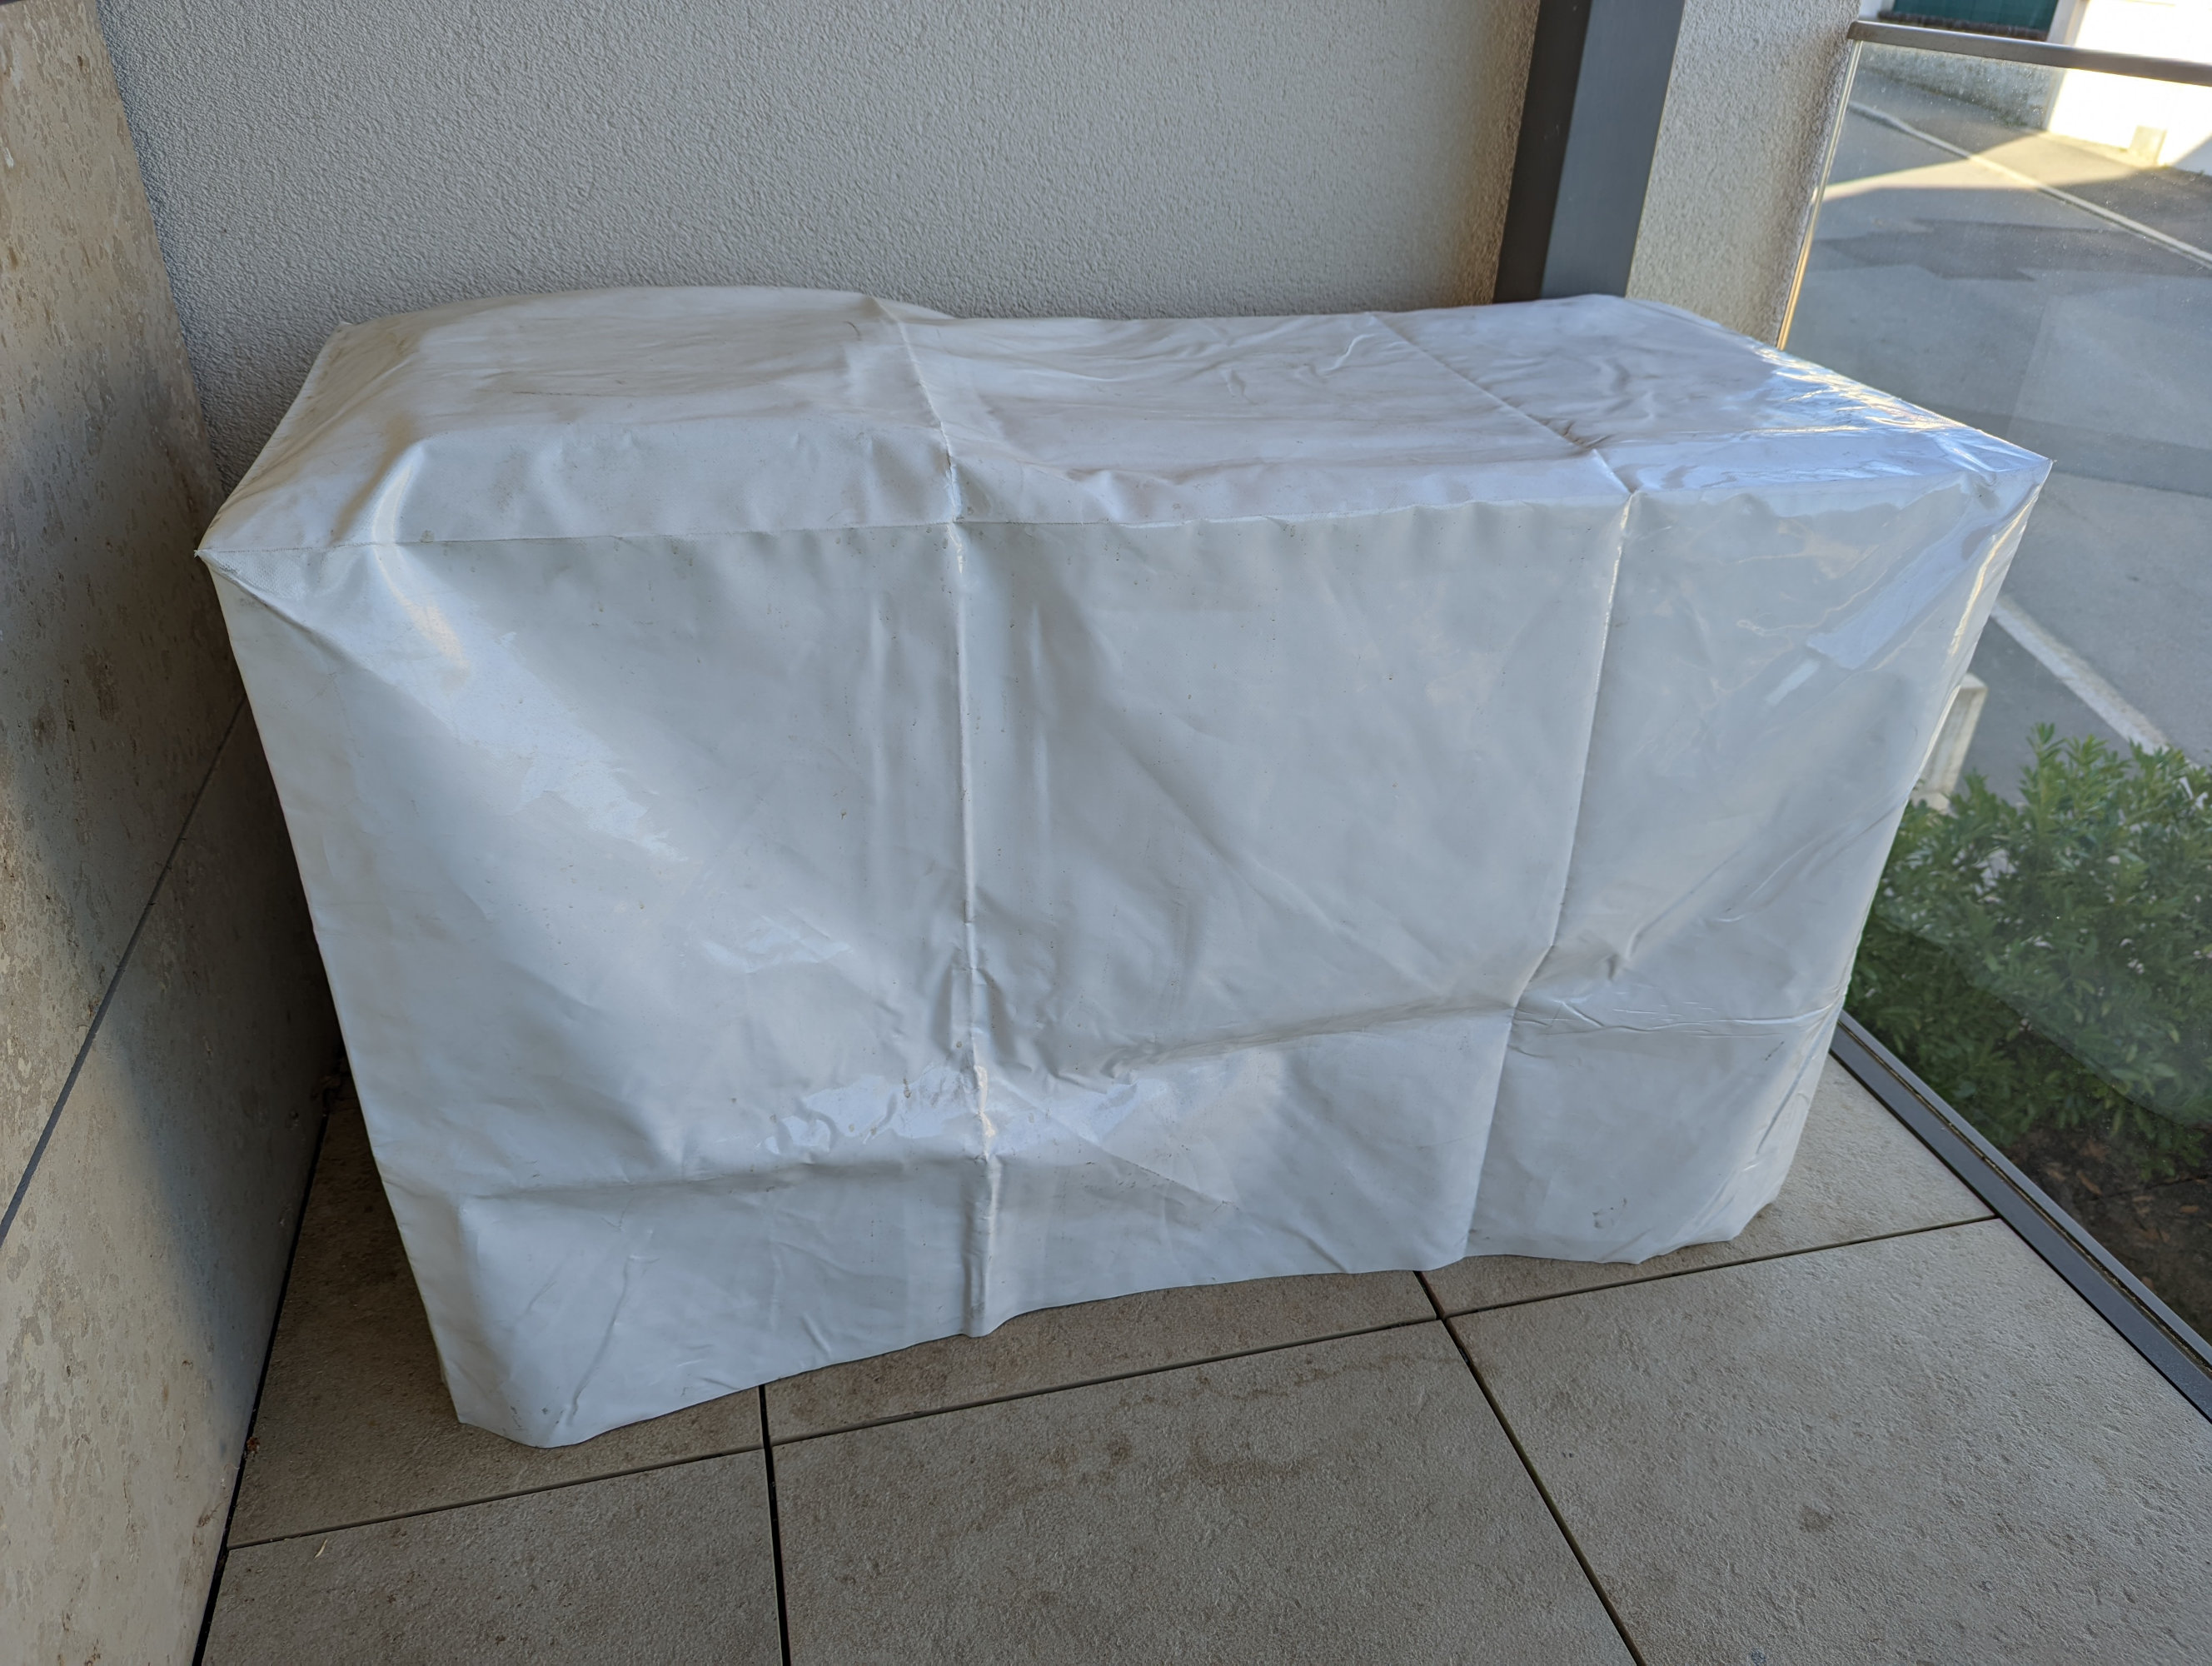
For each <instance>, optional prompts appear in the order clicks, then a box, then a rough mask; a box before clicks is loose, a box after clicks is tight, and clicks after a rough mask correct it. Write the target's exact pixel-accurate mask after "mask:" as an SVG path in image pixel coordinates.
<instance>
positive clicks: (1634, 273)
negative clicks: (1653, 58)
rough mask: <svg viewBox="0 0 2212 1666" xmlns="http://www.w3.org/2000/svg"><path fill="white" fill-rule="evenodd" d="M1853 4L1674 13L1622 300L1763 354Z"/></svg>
mask: <svg viewBox="0 0 2212 1666" xmlns="http://www.w3.org/2000/svg"><path fill="white" fill-rule="evenodd" d="M1858 14H1859V6H1858V0H1688V3H1687V4H1686V5H1685V6H1684V7H1683V9H1682V33H1681V35H1680V40H1679V41H1678V43H1677V45H1676V46H1675V49H1674V75H1673V77H1672V80H1671V82H1670V84H1669V86H1668V90H1667V107H1666V112H1665V113H1664V115H1662V117H1661V119H1660V123H1659V143H1658V146H1657V149H1656V153H1655V154H1654V155H1653V157H1652V162H1651V183H1650V188H1649V189H1648V191H1647V192H1646V193H1645V196H1644V219H1643V222H1642V225H1641V227H1640V228H1639V230H1638V235H1637V243H1636V261H1635V264H1634V265H1633V266H1632V268H1631V270H1630V272H1629V277H1628V293H1629V294H1630V295H1636V296H1639V297H1642V298H1644V299H1645V300H1650V301H1668V302H1671V303H1672V304H1673V305H1674V306H1677V307H1687V308H1688V309H1689V310H1690V311H1692V312H1693V313H1703V314H1704V315H1705V317H1707V318H1710V319H1717V321H1719V322H1720V323H1722V324H1725V325H1728V326H1729V328H1730V329H1733V330H1740V331H1742V332H1743V333H1744V334H1746V335H1747V336H1756V337H1759V339H1760V340H1762V341H1767V342H1772V341H1775V340H1777V339H1778V337H1780V335H1781V331H1782V327H1783V324H1784V315H1785V314H1786V313H1787V311H1788V308H1789V304H1790V288H1791V285H1792V284H1793V283H1794V282H1795V281H1796V268H1797V252H1798V247H1799V245H1800V244H1801V243H1802V240H1803V238H1804V234H1805V230H1806V226H1807V222H1808V217H1809V216H1810V215H1811V213H1812V210H1813V204H1814V198H1815V197H1816V196H1817V194H1818V192H1819V191H1820V168H1821V167H1822V164H1823V162H1824V161H1825V160H1826V155H1827V142H1828V131H1829V128H1830V127H1831V125H1832V124H1833V123H1834V121H1835V120H1836V119H1837V113H1838V111H1837V106H1838V103H1839V101H1840V100H1841V98H1842V94H1843V76H1844V64H1845V62H1846V58H1847V45H1848V43H1847V42H1846V40H1845V38H1844V31H1845V30H1847V29H1848V28H1850V25H1851V22H1852V21H1853V20H1854V19H1856V18H1857V16H1858Z"/></svg>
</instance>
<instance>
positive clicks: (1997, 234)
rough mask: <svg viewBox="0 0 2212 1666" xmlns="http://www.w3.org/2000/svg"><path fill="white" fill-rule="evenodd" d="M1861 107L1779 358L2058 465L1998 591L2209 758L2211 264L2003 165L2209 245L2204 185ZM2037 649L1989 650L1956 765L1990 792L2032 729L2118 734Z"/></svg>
mask: <svg viewBox="0 0 2212 1666" xmlns="http://www.w3.org/2000/svg"><path fill="white" fill-rule="evenodd" d="M1852 102H1853V106H1854V108H1853V110H1852V112H1850V114H1848V115H1847V117H1846V119H1845V122H1844V131H1843V134H1842V137H1841V139H1840V142H1839V143H1838V149H1837V155H1836V161H1835V166H1834V168H1833V171H1832V173H1831V176H1830V178H1831V185H1830V189H1829V192H1828V194H1827V198H1826V203H1825V204H1824V205H1823V208H1822V210H1821V216H1820V227H1819V232H1818V235H1817V237H1816V239H1815V241H1814V249H1813V255H1812V259H1811V262H1810V264H1809V267H1808V271H1807V275H1806V280H1805V286H1804V290H1803V294H1802V297H1801V300H1800V301H1799V305H1798V309H1797V313H1796V321H1795V323H1794V325H1793V327H1792V331H1791V334H1790V341H1789V347H1790V350H1791V351H1792V352H1794V353H1797V354H1801V355H1802V356H1805V357H1807V358H1810V359H1813V360H1815V361H1817V362H1820V363H1823V364H1826V365H1830V366H1832V367H1833V368H1836V369H1838V370H1841V371H1844V373H1846V374H1850V375H1852V376H1855V377H1857V378H1858V379H1859V380H1863V381H1866V382H1869V383H1871V384H1873V385H1874V386H1878V387H1881V388H1885V389H1887V390H1888V391H1889V392H1894V393H1896V394H1899V396H1901V397H1903V398H1907V399H1910V400H1911V401H1913V402H1914V403H1915V404H1922V405H1925V406H1927V407H1928V408H1929V409H1930V410H1938V411H1941V412H1942V413H1943V414H1944V415H1946V416H1949V417H1956V418H1958V419H1959V420H1960V421H1962V422H1966V423H1972V424H1974V425H1975V426H1976V427H1978V428H1981V429H1986V430H1988V431H1989V432H1990V433H1993V434H1997V435H2003V436H2004V437H2006V438H2008V439H2010V440H2013V441H2016V442H2017V443H2019V444H2021V445H2024V446H2027V447H2030V448H2031V449H2033V450H2036V451H2039V452H2041V453H2043V454H2044V455H2045V456H2048V457H2050V458H2051V459H2052V460H2053V462H2054V464H2055V465H2056V467H2055V469H2054V471H2053V473H2052V476H2051V483H2050V484H2049V486H2047V487H2046V488H2045V492H2044V495H2043V498H2042V501H2041V502H2040V504H2039V506H2038V508H2037V509H2036V511H2035V513H2034V515H2033V519H2032V520H2031V521H2030V523H2029V526H2028V530H2027V538H2026V539H2025V540H2024V542H2023V544H2022V545H2021V551H2020V556H2019V558H2018V560H2017V562H2015V566H2014V568H2013V571H2012V576H2011V578H2010V580H2009V581H2008V583H2007V586H2006V589H2005V598H2006V600H2007V602H2008V604H2010V606H2011V608H2012V610H2013V611H2015V613H2018V614H2025V615H2026V616H2027V617H2028V618H2029V620H2030V621H2032V622H2033V623H2034V624H2037V625H2039V626H2040V627H2041V628H2042V630H2043V633H2044V635H2045V638H2046V639H2047V640H2048V641H2056V642H2057V644H2058V645H2059V646H2060V647H2061V648H2063V649H2065V650H2069V651H2070V655H2071V657H2072V660H2073V661H2074V662H2075V666H2078V667H2079V668H2081V670H2082V671H2083V672H2087V680H2088V681H2090V682H2091V683H2093V682H2095V681H2099V680H2100V681H2101V682H2102V683H2103V684H2107V685H2109V688H2110V690H2112V692H2113V693H2114V694H2116V695H2117V696H2118V706H2119V708H2121V709H2122V710H2123V712H2124V708H2133V711H2134V713H2135V714H2137V715H2138V716H2139V718H2140V720H2141V721H2140V723H2139V724H2137V725H2134V726H2132V727H2136V728H2137V729H2139V730H2142V731H2148V733H2149V734H2150V735H2151V736H2152V737H2153V738H2162V739H2166V740H2168V741H2170V742H2171V743H2172V745H2177V746H2179V747H2180V748H2181V749H2182V750H2183V751H2185V752H2187V753H2188V754H2189V755H2190V756H2191V757H2192V758H2195V759H2197V760H2198V761H2199V762H2203V761H2204V760H2206V759H2212V676H2208V675H2207V674H2206V672H2205V669H2204V666H2205V659H2206V642H2207V639H2208V635H2212V496H2208V495H2212V449H2207V446H2208V442H2212V256H2208V258H2207V259H2206V260H2203V261H2200V260H2197V259H2195V258H2191V257H2190V256H2189V255H2187V254H2185V253H2183V252H2179V251H2177V250H2175V249H2173V248H2172V247H2171V246H2165V245H2162V244H2161V243H2160V242H2158V241H2156V240H2153V239H2152V238H2151V237H2148V236H2146V235H2143V234H2142V233H2140V232H2137V231H2135V230H2131V229H2129V228H2126V227H2124V226H2123V225H2120V224H2117V223H2115V222H2114V221H2113V220H2112V219H2110V218H2106V217H2103V216H2099V215H2097V214H2096V213H2094V212H2092V211H2090V210H2086V209H2084V208H2081V207H2076V206H2075V205H2073V204H2069V203H2067V202H2065V201H2063V200H2061V199H2060V198H2056V197H2053V196H2051V195H2049V194H2047V193H2046V192H2041V191H2039V190H2036V189H2034V188H2033V186H2032V185H2026V184H2022V183H2021V182H2020V181H2019V180H2018V179H2015V178H2013V177H2008V173H2009V174H2011V175H2021V174H2024V175H2027V177H2029V178H2030V179H2035V180H2038V181H2039V182H2041V183H2044V184H2046V185H2054V186H2057V188H2059V189H2062V190H2064V191H2067V192H2070V193H2072V194H2075V195H2077V196H2081V197H2083V198H2087V199H2088V200H2089V201H2091V202H2093V203H2096V204H2100V206H2106V207H2108V208H2110V209H2111V210H2112V211H2113V212H2114V213H2116V214H2119V215H2122V216H2125V217H2126V218H2129V219H2131V220H2134V221H2136V222H2138V223H2140V224H2142V225H2143V226H2145V227H2147V228H2149V229H2150V230H2153V231H2156V232H2160V233H2163V234H2165V235H2166V236H2167V237H2169V238H2172V239H2173V240H2177V241H2179V242H2180V243H2183V244H2185V245H2189V246H2192V247H2194V248H2197V249H2200V250H2201V249H2207V248H2212V179H2207V178H2203V177H2202V176H2199V175H2195V174H2190V173H2180V172H2179V171H2177V170H2173V169H2151V170H2145V169H2141V168H2138V167H2134V166H2133V165H2132V164H2130V162H2129V161H2128V160H2127V158H2126V156H2125V155H2124V153H2122V152H2119V151H2114V150H2109V149H2104V148H2102V147H2099V146H2094V145H2090V144H2087V143H2081V142H2080V141H2075V140H2069V139H2063V138H2059V137H2054V136H2051V135H2042V134H2037V135H2026V134H2021V133H2019V132H2018V131H2014V130H2008V129H2005V128H2003V127H2002V126H2001V125H1999V124H1998V123H1997V122H1996V119H1994V118H1993V117H1990V115H1988V114H1986V113H1985V112H1980V111H1978V110H1976V109H1975V108H1973V107H1972V106H1968V105H1965V104H1962V103H1960V102H1958V101H1955V100H1950V99H1947V98H1943V97H1941V96H1939V95H1936V94H1931V93H1929V92H1925V91H1923V90H1921V89H1919V88H1912V87H1907V86H1904V85H1901V84H1899V83H1897V82H1893V81H1890V80H1887V78H1885V77H1883V76H1880V75H1877V74H1871V73H1864V72H1863V73H1862V75H1861V76H1860V78H1859V81H1858V82H1857V86H1856V88H1854V91H1853V97H1852ZM1883 116H1887V117H1889V118H1891V120H1889V121H1885V120H1883V119H1881V117H1883ZM1907 128H1913V129H1917V130H1919V132H1918V134H1916V133H1914V132H1911V131H1905V129H1907ZM1923 135H1924V136H1925V137H1923ZM1944 140H1948V142H1949V143H1950V144H1952V145H1955V146H1958V147H1960V148H1962V149H1968V150H1972V151H1974V152H1976V153H1978V155H1984V156H1986V157H1987V158H1988V159H1989V160H1990V161H1994V162H1996V163H1998V164H2000V165H2001V167H2002V168H2003V169H2005V170H2008V172H2001V171H1999V169H1998V168H1994V167H1989V166H1987V165H1985V164H1984V162H1982V161H1974V160H1970V159H1966V158H1962V157H1960V156H1958V155H1954V154H1953V152H1952V151H1951V150H1949V149H1945V148H1944V147H1943V144H1942V143H1940V142H1939V141H1944ZM2051 657H2052V656H2051V655H2050V654H2048V653H2046V654H2045V656H2044V660H2042V661H2040V662H2039V659H2038V658H2037V657H2036V656H2035V655H2034V654H2031V652H2030V651H2029V650H2028V649H2027V648H2024V647H2023V646H2022V642H2021V636H2020V635H2019V633H2017V632H2015V633H2011V634H2008V633H2007V632H2006V631H2005V630H2004V629H2000V628H1996V627H1993V628H1992V629H1990V631H1989V633H1988V634H1987V635H1985V636H1984V640H1983V643H1982V647H1981V649H1980V651H1979V652H1978V654H1977V655H1976V658H1975V661H1974V669H1975V671H1976V672H1977V673H1978V674H1979V675H1980V676H1981V677H1982V678H1984V680H1985V681H1986V682H1987V683H1988V684H1989V685H1990V699H1989V704H1988V707H1987V708H1986V710H1985V712H1984V717H1983V720H1982V723H1981V727H1980V728H1979V730H1978V733H1977V734H1976V738H1975V744H1974V746H1973V749H1972V751H1971V752H1970V753H1969V755H1968V760H1967V767H1968V768H1969V769H1977V770H1980V771H1981V772H1983V773H1984V775H1987V776H1988V777H1989V779H1990V783H1991V784H1992V785H1993V786H1996V787H2000V788H2008V787H2010V786H2011V785H2012V783H2013V782H2015V781H2016V780H2017V779H2018V776H2019V773H2020V769H2021V765H2022V764H2023V763H2025V762H2026V761H2027V757H2028V734H2029V731H2030V730H2031V728H2032V727H2033V726H2034V725H2035V724H2037V723H2044V722H2047V723H2051V724H2053V725H2055V726H2056V727H2057V729H2058V732H2059V733H2061V734H2062V735H2077V734H2090V735H2097V736H2100V737H2101V738H2102V739H2106V740H2108V741H2114V742H2118V741H2120V740H2122V739H2128V738H2130V734H2129V728H2130V727H2131V726H2130V725H2128V724H2127V723H2126V722H2125V721H2122V722H2121V723H2119V724H2115V723H2114V722H2112V721H2106V719H2105V718H2100V715H2099V714H2098V713H2097V712H2096V711H2094V710H2093V709H2092V708H2091V704H2088V703H2085V702H2084V699H2083V698H2082V697H2081V696H2078V695H2077V694H2076V693H2075V692H2074V691H2072V690H2069V687H2068V685H2067V684H2066V683H2065V682H2063V681H2062V680H2061V677H2060V676H2059V675H2056V674H2054V673H2053V672H2052V671H2051V669H2048V668H2047V664H2048V661H2049V660H2050V659H2051ZM2091 699H2092V701H2094V699H2095V695H2094V690H2092V694H2091ZM2106 703H2107V716H2109V715H2110V714H2111V711H2112V709H2113V708H2112V702H2106Z"/></svg>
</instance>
